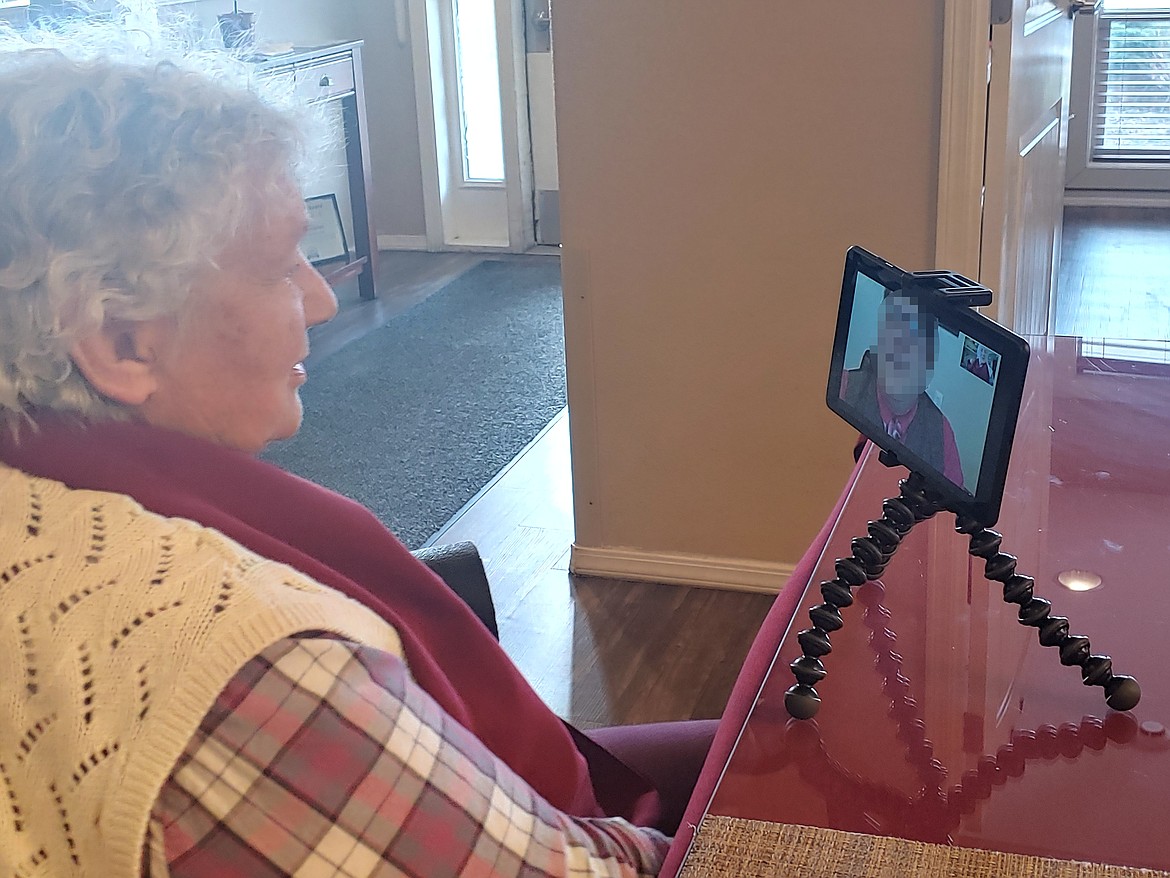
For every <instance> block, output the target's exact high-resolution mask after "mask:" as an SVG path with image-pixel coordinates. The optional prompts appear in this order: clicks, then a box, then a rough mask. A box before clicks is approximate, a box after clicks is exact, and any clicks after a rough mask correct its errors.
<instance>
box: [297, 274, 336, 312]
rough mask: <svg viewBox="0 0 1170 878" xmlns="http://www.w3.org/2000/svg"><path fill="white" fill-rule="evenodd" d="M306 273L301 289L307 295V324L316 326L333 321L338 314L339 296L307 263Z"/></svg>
mask: <svg viewBox="0 0 1170 878" xmlns="http://www.w3.org/2000/svg"><path fill="white" fill-rule="evenodd" d="M304 273H305V276H304V277H303V278H302V280H301V289H302V290H304V293H305V323H306V324H308V325H309V326H316V325H317V324H319V323H325V322H327V321H329V320H332V319H333V317H334V315H335V314H337V296H336V295H334V293H333V287H331V286H329V283H328V282H327V281H326V280H325V278H323V277H322V276H321V272H319V271H317V269H316V268H314V267H313V266H312V265H310V264H308V263H305V268H304Z"/></svg>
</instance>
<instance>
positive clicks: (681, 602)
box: [313, 208, 1170, 728]
mask: <svg viewBox="0 0 1170 878" xmlns="http://www.w3.org/2000/svg"><path fill="white" fill-rule="evenodd" d="M484 258H485V257H484V256H483V255H482V254H473V253H413V252H386V253H382V254H381V261H380V266H379V290H380V293H381V295H380V298H379V299H378V300H377V301H376V302H361V301H359V300H358V298H357V293H356V286H354V285H353V284H349V285H347V286H343V287H341V288H340V289H339V290H338V297H339V299H340V300H341V306H342V307H341V312H340V313H339V315H338V316H337V318H336V319H335V320H334V321H333V322H332V323H330V324H328V325H327V326H324V327H319V328H318V329H316V330H314V336H313V350H314V353H313V356H314V358H321V357H325V356H328V354H329V353H330V352H332V351H335V350H337V349H338V348H340V347H341V346H342V345H344V344H346V343H348V342H349V341H352V340H353V339H355V338H358V337H360V336H361V335H363V334H364V333H365V332H368V331H370V330H371V329H374V328H376V327H377V326H380V325H381V324H382V323H384V322H385V321H386V320H388V319H390V318H391V317H392V316H393V315H394V314H397V313H400V312H401V311H402V310H404V309H405V308H408V307H410V306H411V305H413V304H415V303H417V302H419V301H421V300H422V299H424V298H425V297H426V296H428V295H430V294H431V293H433V292H435V291H437V290H439V289H441V288H442V287H443V286H444V285H445V284H446V283H448V282H449V281H450V280H452V279H454V278H455V277H457V276H458V275H459V274H461V273H463V272H464V271H467V270H468V269H469V268H471V267H473V266H474V265H476V264H478V263H479V262H480V261H481V260H482V259H484ZM490 258H493V259H497V258H498V259H510V260H524V259H548V258H556V257H555V256H549V255H537V256H533V255H522V256H517V255H507V256H498V257H497V256H492V257H490ZM1054 316H1055V324H1054V329H1055V331H1057V332H1058V333H1061V334H1078V335H1086V336H1090V337H1103V336H1108V337H1114V338H1150V337H1151V336H1153V337H1159V338H1170V211H1161V210H1149V209H1142V210H1121V209H1101V208H1092V209H1086V208H1075V209H1074V208H1070V209H1069V210H1068V211H1067V212H1066V223H1065V233H1064V246H1063V255H1062V267H1061V274H1060V282H1059V288H1058V291H1057V296H1056V299H1055V303H1054ZM843 453H848V449H845V450H844V452H843ZM572 538H573V516H572V485H571V480H570V463H569V436H568V417H567V413H566V412H562V413H561V414H560V415H558V416H557V418H556V419H554V421H553V422H552V423H551V424H550V425H549V427H548V428H547V429H546V430H545V431H544V433H542V434H541V436H540V437H538V439H537V440H535V441H534V442H533V443H532V444H531V445H530V446H529V447H528V448H527V449H525V451H524V452H522V453H521V454H520V455H519V456H518V457H517V458H516V460H514V461H513V462H512V464H510V465H509V467H508V468H506V469H505V471H504V472H503V473H502V474H501V475H500V476H498V477H497V479H496V480H495V481H494V482H493V483H492V484H491V485H490V486H489V487H488V489H487V490H485V491H483V492H482V493H481V495H480V496H479V497H478V498H476V499H475V500H474V501H472V502H471V503H470V504H469V505H468V506H467V507H466V508H465V509H464V510H463V511H462V512H461V513H460V514H459V515H457V516H456V517H455V519H453V520H452V521H451V522H450V523H448V525H447V527H446V528H445V530H444V531H443V532H441V534H440V535H439V536H438V538H437V541H438V542H454V541H457V540H464V539H467V540H472V541H473V542H475V543H476V545H477V546H478V547H479V549H480V552H481V554H482V555H483V556H484V562H485V566H486V567H487V571H488V577H489V580H490V581H491V584H492V591H493V597H494V600H495V603H496V609H497V614H498V616H499V623H500V641H501V643H502V644H503V646H504V648H505V649H506V650H507V652H508V654H509V655H510V656H511V657H512V658H513V660H514V661H515V662H516V664H517V665H518V666H519V667H520V669H521V671H522V672H523V673H524V675H525V676H526V677H527V679H528V680H529V681H530V682H531V683H532V685H533V686H534V688H535V689H536V690H537V692H539V693H540V695H541V697H543V698H544V699H545V701H546V702H547V703H548V704H549V705H550V707H552V709H553V710H555V711H556V712H557V713H558V714H560V715H561V716H563V717H565V718H566V719H569V720H570V721H572V722H574V723H576V724H578V725H579V726H581V727H584V728H589V727H593V726H599V725H612V724H618V723H630V722H648V721H654V720H667V719H686V718H700V717H715V716H718V715H719V713H720V712H721V710H722V707H723V705H724V703H725V702H726V700H727V695H728V693H729V691H730V688H731V684H732V683H733V682H734V680H735V676H736V672H737V670H738V668H739V666H740V664H741V663H742V661H743V657H744V655H745V653H746V651H747V648H748V646H749V645H750V643H751V639H752V636H753V634H754V632H755V630H756V628H758V626H759V624H760V621H761V620H762V619H763V617H764V614H765V613H766V612H767V610H768V607H769V605H770V599H769V598H767V597H766V596H762V595H753V594H742V593H737V592H725V591H715V590H710V589H692V588H683V587H679V586H667V585H654V584H648V583H637V582H620V581H613V580H602V579H592V578H586V577H577V576H573V575H572V574H570V573H569V572H568V560H569V546H570V544H571V542H572Z"/></svg>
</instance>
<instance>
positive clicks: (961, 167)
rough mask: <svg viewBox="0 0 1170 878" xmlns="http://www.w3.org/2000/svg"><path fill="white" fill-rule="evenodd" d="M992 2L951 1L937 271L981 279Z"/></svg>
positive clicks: (945, 36)
mask: <svg viewBox="0 0 1170 878" xmlns="http://www.w3.org/2000/svg"><path fill="white" fill-rule="evenodd" d="M990 22H991V5H990V0H946V8H945V12H944V22H943V70H942V107H941V114H940V118H939V149H938V215H937V218H936V226H935V248H934V255H935V265H936V266H937V267H939V268H946V269H948V270H951V271H958V272H960V273H961V274H965V275H967V276H968V277H970V278H973V279H978V277H979V249H980V236H981V233H982V225H983V160H984V141H985V139H986V136H987V81H988V71H989V64H990V47H989V41H988V33H989V29H990Z"/></svg>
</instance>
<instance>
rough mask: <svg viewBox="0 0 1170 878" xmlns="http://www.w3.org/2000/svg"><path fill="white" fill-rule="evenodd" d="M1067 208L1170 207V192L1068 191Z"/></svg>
mask: <svg viewBox="0 0 1170 878" xmlns="http://www.w3.org/2000/svg"><path fill="white" fill-rule="evenodd" d="M1064 205H1065V207H1170V192H1153V191H1151V192H1135V191H1132V190H1131V191H1126V192H1122V191H1117V192H1110V191H1109V190H1106V189H1083V190H1080V191H1078V190H1076V189H1066V190H1064Z"/></svg>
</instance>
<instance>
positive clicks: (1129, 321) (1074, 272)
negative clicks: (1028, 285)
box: [1053, 207, 1170, 339]
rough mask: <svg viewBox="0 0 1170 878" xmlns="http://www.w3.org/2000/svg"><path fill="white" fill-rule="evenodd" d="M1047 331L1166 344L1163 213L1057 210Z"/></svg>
mask: <svg viewBox="0 0 1170 878" xmlns="http://www.w3.org/2000/svg"><path fill="white" fill-rule="evenodd" d="M1061 249H1062V254H1061V267H1060V279H1059V282H1058V287H1057V293H1056V298H1055V300H1054V305H1055V307H1054V309H1053V311H1054V315H1053V316H1054V321H1053V331H1054V332H1055V333H1056V334H1057V335H1080V336H1084V337H1086V338H1111V339H1170V209H1164V208H1157V209H1155V208H1107V207H1069V208H1066V209H1065V212H1064V234H1063V243H1062V248H1061Z"/></svg>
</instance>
